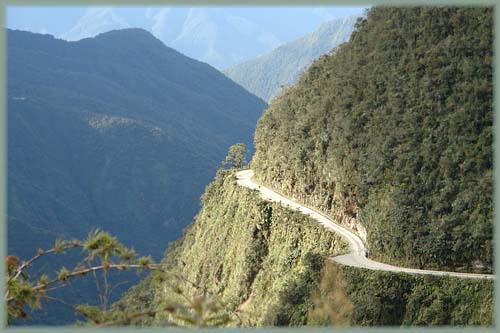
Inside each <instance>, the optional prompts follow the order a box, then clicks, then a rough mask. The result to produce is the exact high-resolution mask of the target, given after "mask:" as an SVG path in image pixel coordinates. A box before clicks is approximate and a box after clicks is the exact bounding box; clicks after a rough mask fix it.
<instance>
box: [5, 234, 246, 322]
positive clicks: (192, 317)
mask: <svg viewBox="0 0 500 333" xmlns="http://www.w3.org/2000/svg"><path fill="white" fill-rule="evenodd" d="M71 249H81V250H82V254H83V256H84V258H83V260H82V261H80V262H79V263H77V264H76V265H75V267H74V268H72V269H67V268H66V267H61V269H60V270H58V271H57V272H53V273H51V274H50V273H47V274H42V275H41V276H40V277H39V278H35V277H32V276H29V275H28V274H27V273H26V270H27V269H28V268H29V267H30V266H32V265H33V264H34V263H35V262H36V261H37V260H38V259H39V258H41V257H43V256H46V255H54V254H60V253H64V252H65V251H68V250H71ZM5 264H6V266H7V277H6V281H7V282H6V288H5V294H4V300H5V301H6V303H7V314H8V319H7V320H8V322H11V321H12V320H14V319H24V318H27V317H28V316H29V309H36V308H40V307H42V305H43V303H44V302H48V301H49V300H53V301H59V302H61V303H62V304H64V305H67V306H69V307H71V308H72V309H73V310H74V311H75V312H77V313H79V314H80V315H82V316H84V317H85V318H86V319H87V320H88V324H90V325H96V326H116V325H133V324H136V323H137V320H140V319H141V318H144V317H150V318H155V316H156V315H159V314H160V315H161V314H164V315H167V316H168V321H167V322H165V324H166V325H176V326H178V325H187V326H197V327H203V326H224V325H227V324H228V323H230V322H231V321H233V316H236V317H237V318H238V316H237V314H234V313H226V312H225V310H224V309H223V307H222V305H221V304H219V302H218V301H217V298H216V297H215V296H214V295H210V294H209V293H208V292H207V290H206V289H205V288H202V287H201V286H199V285H197V284H196V283H194V282H191V281H189V280H187V279H185V278H183V277H182V276H180V275H178V274H176V273H175V272H173V271H170V270H168V269H167V268H166V264H157V263H154V262H153V259H152V258H151V257H150V256H147V257H138V256H137V255H136V253H135V251H134V250H133V249H129V248H127V247H125V246H124V245H123V244H122V243H121V242H120V241H119V240H118V239H117V238H116V237H114V236H112V235H110V234H109V233H107V232H103V231H100V230H96V231H92V232H90V233H89V236H88V238H87V239H86V240H83V241H81V240H76V239H74V240H56V242H55V244H54V247H53V248H51V249H38V250H37V254H36V255H35V256H34V257H32V258H31V259H29V260H26V261H21V260H20V259H19V258H18V257H16V256H14V255H10V256H8V257H7V258H6V263H5ZM129 269H134V270H137V271H138V272H140V271H142V270H145V269H148V270H151V271H152V272H153V275H152V278H153V279H154V281H156V282H158V283H167V284H168V285H169V286H170V289H171V290H172V292H173V293H176V294H179V295H180V296H182V299H183V300H184V303H183V304H181V303H177V302H168V301H166V302H164V304H162V305H161V306H158V307H156V308H149V309H147V310H146V311H140V312H137V311H129V310H128V309H123V310H119V309H116V308H111V307H110V304H109V296H110V293H111V291H112V289H113V287H112V286H111V285H110V284H109V283H108V271H110V270H118V271H125V270H129ZM98 273H101V274H102V276H101V277H98V275H97V274H98ZM87 274H91V275H93V276H94V278H95V279H96V285H98V288H97V289H98V294H99V295H98V296H99V302H98V303H99V305H97V306H96V305H89V304H79V305H73V304H68V303H66V302H63V301H61V300H58V299H57V298H54V297H52V296H51V292H52V291H53V290H55V289H59V288H64V287H66V286H68V285H69V280H71V279H74V278H77V277H82V276H85V275H87ZM179 282H182V283H187V284H190V285H191V286H193V287H194V288H195V290H196V294H195V295H187V294H185V292H184V291H183V289H182V288H180V286H179ZM240 321H241V320H240Z"/></svg>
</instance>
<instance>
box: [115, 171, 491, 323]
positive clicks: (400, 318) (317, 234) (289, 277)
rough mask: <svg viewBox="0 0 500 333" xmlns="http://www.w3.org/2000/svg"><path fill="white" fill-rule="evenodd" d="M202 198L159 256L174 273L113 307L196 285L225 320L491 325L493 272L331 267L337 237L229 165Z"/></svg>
mask: <svg viewBox="0 0 500 333" xmlns="http://www.w3.org/2000/svg"><path fill="white" fill-rule="evenodd" d="M202 201H203V207H202V209H201V211H200V213H199V214H198V216H197V218H196V221H195V222H194V223H193V224H192V225H191V226H189V227H188V228H187V229H186V231H185V234H184V237H183V238H181V239H179V240H177V241H176V242H174V243H172V244H171V246H170V247H169V249H168V250H167V252H166V256H165V259H164V261H163V263H162V264H163V265H164V267H167V268H166V270H167V272H168V273H169V274H174V275H175V276H181V277H182V280H180V281H179V283H177V284H175V285H172V284H171V283H167V281H168V279H166V278H163V282H162V280H161V277H162V276H161V275H158V276H149V277H148V278H146V279H145V280H144V281H143V282H141V283H140V284H139V285H137V286H135V287H134V288H133V289H131V290H130V291H129V292H128V293H127V294H126V295H125V297H123V298H122V299H121V300H120V301H119V302H117V303H115V304H114V305H113V309H115V310H117V311H120V312H139V313H143V312H155V313H156V312H158V311H157V309H158V308H161V307H162V306H163V304H165V302H167V303H168V304H172V303H173V304H175V303H177V302H181V301H182V300H183V299H184V297H185V296H187V297H191V298H192V299H194V298H196V297H199V296H200V291H202V292H203V294H201V295H210V297H212V299H213V300H216V301H217V304H219V308H218V309H219V310H218V312H217V314H216V315H217V316H223V315H225V316H226V318H230V320H228V321H227V322H225V324H224V326H225V325H230V326H303V325H309V326H334V325H340V326H349V325H362V326H368V325H375V326H377V325H378V326H380V325H396V326H400V325H429V326H431V325H460V326H469V325H483V326H484V325H491V324H492V314H493V312H492V311H493V283H492V281H484V280H475V279H458V278H449V277H433V276H419V275H409V274H394V273H389V272H376V271H369V270H363V269H357V268H350V267H344V266H339V265H338V264H335V263H333V262H331V261H328V260H325V258H326V257H328V256H334V255H337V254H341V253H342V252H343V251H345V249H346V248H345V244H344V243H343V242H341V239H339V236H337V235H335V234H332V233H330V232H328V231H326V230H325V229H324V228H323V227H322V226H320V225H319V224H318V223H316V222H315V221H312V220H309V219H308V218H307V217H305V216H303V215H301V214H300V213H298V212H295V211H292V210H289V209H286V208H284V207H282V206H281V205H280V204H278V203H269V202H266V201H263V200H262V199H260V198H259V195H258V194H257V192H255V191H252V190H248V189H246V188H244V187H241V186H237V185H236V184H235V177H234V175H233V174H232V172H231V171H227V170H220V171H219V172H218V174H217V177H216V179H215V180H214V182H212V183H211V184H210V185H208V186H207V188H206V191H205V194H204V195H203V197H202ZM159 277H160V280H158V278H159ZM179 292H182V293H184V295H185V296H179ZM172 322H173V323H175V324H178V325H185V324H186V323H185V322H183V321H180V320H178V319H175V318H173V317H172V316H171V315H170V314H165V312H164V311H163V312H161V311H160V312H158V314H156V315H155V316H153V317H146V318H140V319H139V320H137V321H136V322H134V324H136V325H140V326H155V325H167V324H171V323H172ZM188 324H189V323H188Z"/></svg>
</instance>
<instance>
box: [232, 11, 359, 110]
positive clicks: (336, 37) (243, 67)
mask: <svg viewBox="0 0 500 333" xmlns="http://www.w3.org/2000/svg"><path fill="white" fill-rule="evenodd" d="M357 18H358V17H357V16H348V17H345V18H341V19H335V20H332V21H329V22H327V23H323V24H322V25H321V26H320V27H319V28H318V29H317V30H316V31H314V32H313V33H310V34H308V35H305V36H303V37H301V38H299V39H296V40H294V41H291V42H288V43H286V44H283V45H281V46H280V47H278V48H276V49H274V50H272V51H271V52H268V53H266V54H264V55H261V56H259V57H257V58H255V59H252V60H248V61H245V62H243V63H241V64H238V65H236V66H233V67H231V68H229V69H227V70H225V71H224V73H225V74H226V75H227V76H228V77H230V78H231V79H232V80H234V81H235V82H237V83H238V84H240V85H241V86H243V87H244V88H245V89H247V90H248V91H250V92H251V93H252V94H255V95H256V96H259V97H260V98H262V99H264V100H266V101H269V100H271V99H272V98H273V97H275V96H277V95H278V94H279V93H280V91H281V89H282V87H288V86H290V85H292V84H294V83H295V82H296V81H297V79H298V78H299V76H300V75H301V74H302V72H303V71H304V70H305V69H306V68H307V67H308V66H309V65H311V63H312V62H313V61H314V60H316V59H317V58H318V57H319V56H321V55H323V54H327V53H329V52H331V51H332V49H334V48H335V47H337V46H339V45H340V44H342V43H344V42H346V41H347V40H349V36H350V35H351V33H352V31H353V30H354V24H355V23H356V20H357Z"/></svg>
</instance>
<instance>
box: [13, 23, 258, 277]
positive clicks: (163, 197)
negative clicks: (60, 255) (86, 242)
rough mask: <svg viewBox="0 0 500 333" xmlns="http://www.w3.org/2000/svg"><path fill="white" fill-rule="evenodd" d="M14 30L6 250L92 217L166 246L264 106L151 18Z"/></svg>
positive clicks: (149, 245) (127, 235) (153, 249)
mask: <svg viewBox="0 0 500 333" xmlns="http://www.w3.org/2000/svg"><path fill="white" fill-rule="evenodd" d="M7 37H8V45H7V51H8V78H9V80H8V92H7V93H8V153H9V154H8V252H9V253H10V254H15V255H18V256H19V257H21V258H26V257H28V256H31V255H33V254H34V253H36V250H37V248H38V247H41V248H48V247H49V246H51V245H53V242H54V240H55V238H56V237H57V236H60V235H64V236H65V237H66V238H70V237H78V238H82V237H85V236H86V235H87V233H88V232H89V231H90V230H91V229H92V228H96V227H99V228H101V229H104V230H107V231H109V232H111V233H113V234H115V235H117V236H118V237H119V238H120V239H121V240H122V241H123V242H124V243H125V244H127V245H128V246H133V247H135V249H136V250H137V251H138V252H139V253H142V254H151V255H153V256H154V257H157V258H158V257H160V256H161V254H162V253H163V251H164V250H165V247H166V245H167V243H168V242H169V241H172V240H174V239H176V238H177V237H178V236H179V235H180V234H181V230H182V228H183V227H184V226H186V225H187V224H188V223H190V222H191V220H192V218H193V216H194V215H195V213H196V211H197V209H198V207H199V197H200V195H201V193H202V191H203V188H204V186H205V185H206V184H207V183H208V182H209V180H210V179H211V177H212V175H213V173H214V172H215V170H216V169H217V167H218V166H219V165H220V161H221V160H222V159H223V157H224V156H225V153H226V151H227V148H228V147H229V146H230V145H231V144H233V143H234V142H245V143H247V145H249V146H251V141H252V134H253V131H254V128H255V123H256V121H257V119H258V117H259V116H260V115H261V113H262V110H263V109H264V108H265V106H266V104H265V103H264V102H263V101H262V100H260V99H258V98H257V97H255V96H253V95H251V94H250V93H248V92H247V91H245V90H244V89H243V88H241V87H240V86H238V85H236V84H235V83H234V82H232V81H231V80H229V79H227V78H226V77H225V76H224V75H223V74H221V73H220V72H218V71H217V70H215V69H214V68H212V67H210V66H209V65H207V64H204V63H201V62H198V61H195V60H192V59H190V58H187V57H185V56H183V55H182V54H180V53H178V52H176V51H175V50H173V49H171V48H168V47H166V46H165V45H164V44H162V43H161V42H160V41H159V40H157V39H156V38H154V37H153V36H152V35H151V34H149V33H148V32H146V31H144V30H140V29H126V30H119V31H111V32H109V33H104V34H101V35H99V36H97V37H95V38H89V39H83V40H81V41H78V42H66V41H63V40H59V39H54V38H53V37H52V36H50V35H40V34H32V33H28V32H21V31H11V30H9V31H8V34H7ZM221 129H223V130H221ZM56 267H57V268H59V267H58V266H56Z"/></svg>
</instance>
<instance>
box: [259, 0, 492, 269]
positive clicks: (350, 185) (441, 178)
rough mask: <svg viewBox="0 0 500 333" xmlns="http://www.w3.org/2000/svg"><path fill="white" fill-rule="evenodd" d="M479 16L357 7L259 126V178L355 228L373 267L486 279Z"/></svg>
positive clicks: (486, 164) (488, 146) (488, 173)
mask: <svg viewBox="0 0 500 333" xmlns="http://www.w3.org/2000/svg"><path fill="white" fill-rule="evenodd" d="M492 12H493V11H492V9H491V8H486V7H478V8H465V7H463V8H455V7H425V8H424V7H414V8H389V7H380V8H379V7H375V8H373V9H372V10H370V12H369V13H368V16H367V19H365V20H363V21H362V22H360V23H359V24H358V26H357V31H355V32H354V33H353V34H352V36H351V39H350V41H349V43H346V44H343V45H341V46H340V47H339V49H338V50H337V51H336V52H335V54H332V55H328V56H323V57H321V58H320V59H319V60H318V61H316V62H315V63H314V64H313V65H312V66H311V67H310V68H309V69H308V71H307V72H306V73H305V74H304V75H303V76H302V77H301V78H300V80H299V82H298V84H297V85H295V86H293V87H291V88H289V89H288V90H287V91H286V92H285V93H283V94H282V95H281V96H279V97H278V98H276V99H275V100H273V102H272V103H271V105H270V107H269V109H268V110H267V111H266V112H265V114H264V115H263V116H262V117H261V119H260V120H259V123H258V127H257V130H256V135H255V144H256V154H255V156H254V159H253V161H252V168H253V169H254V170H255V172H256V175H257V177H258V179H260V181H262V182H263V183H265V184H268V185H271V186H273V187H275V188H277V189H279V190H280V191H282V192H284V193H285V194H287V195H290V196H292V197H295V198H296V199H298V200H302V201H304V202H306V203H308V204H311V205H313V206H315V207H317V208H319V209H321V210H324V211H326V212H328V213H329V214H331V215H333V216H334V217H336V218H337V219H338V220H339V221H340V222H343V221H349V222H352V221H354V223H353V224H354V225H358V226H359V228H358V229H359V230H364V229H366V231H367V243H368V246H369V250H370V256H371V257H372V258H376V259H379V260H381V261H384V260H385V261H387V262H390V263H396V264H401V265H406V266H414V267H423V268H437V269H443V270H445V269H448V270H456V271H478V272H491V270H492V253H493V202H492V194H493V174H492V168H493V155H492V137H493V131H492V129H493V108H492V59H493V58H492V52H493V49H492V38H493V34H492V26H493V19H492Z"/></svg>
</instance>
